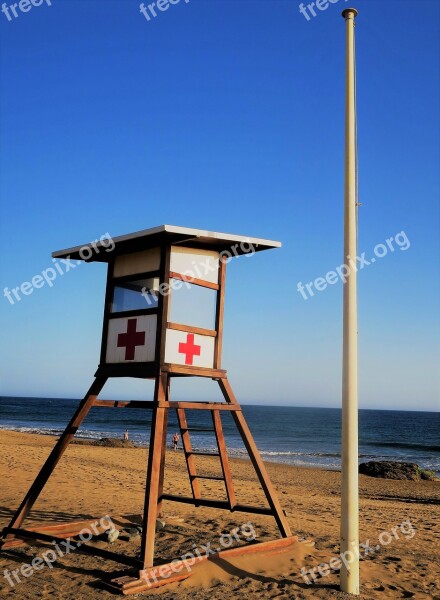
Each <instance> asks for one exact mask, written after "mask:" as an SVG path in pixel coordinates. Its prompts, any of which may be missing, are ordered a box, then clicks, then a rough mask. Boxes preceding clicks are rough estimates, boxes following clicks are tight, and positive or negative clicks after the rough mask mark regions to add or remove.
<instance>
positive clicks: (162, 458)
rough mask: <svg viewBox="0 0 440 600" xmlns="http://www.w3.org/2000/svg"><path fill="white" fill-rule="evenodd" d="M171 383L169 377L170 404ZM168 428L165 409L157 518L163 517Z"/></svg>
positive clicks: (168, 398) (167, 395)
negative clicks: (162, 498)
mask: <svg viewBox="0 0 440 600" xmlns="http://www.w3.org/2000/svg"><path fill="white" fill-rule="evenodd" d="M170 382H171V378H170V377H167V387H166V399H167V401H168V402H169V400H170ZM167 427H168V409H167V408H166V409H165V417H164V425H163V429H164V433H163V441H162V452H161V458H160V475H159V490H158V502H157V516H158V517H163V510H162V500H161V497H162V493H163V482H164V478H165V458H166V452H167Z"/></svg>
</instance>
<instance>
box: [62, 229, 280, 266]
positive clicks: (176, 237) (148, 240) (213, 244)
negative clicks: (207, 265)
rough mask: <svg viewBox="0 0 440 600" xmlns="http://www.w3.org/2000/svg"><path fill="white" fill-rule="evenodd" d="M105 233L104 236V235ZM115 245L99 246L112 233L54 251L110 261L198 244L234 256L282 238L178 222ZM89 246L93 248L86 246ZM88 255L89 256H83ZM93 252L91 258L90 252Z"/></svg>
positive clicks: (117, 240) (264, 247) (132, 235)
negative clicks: (195, 227)
mask: <svg viewBox="0 0 440 600" xmlns="http://www.w3.org/2000/svg"><path fill="white" fill-rule="evenodd" d="M103 237H104V236H103ZM112 239H113V242H114V244H115V248H114V250H113V251H112V252H98V251H97V250H96V248H98V249H99V248H102V249H105V248H108V241H109V237H107V238H104V239H103V240H102V241H98V242H89V243H87V244H83V245H81V246H75V247H73V248H65V249H64V250H57V251H56V252H53V253H52V256H53V258H67V257H69V258H71V259H72V260H86V261H87V262H94V261H99V262H109V261H110V260H111V259H112V258H113V257H114V256H115V255H119V254H129V253H131V252H138V251H141V250H146V249H148V248H154V247H157V246H168V245H181V246H190V247H198V248H204V249H209V250H218V251H219V252H222V251H229V252H231V253H232V255H233V256H238V255H241V254H249V252H252V251H255V252H260V251H261V250H270V249H271V248H280V247H281V242H276V241H272V240H265V239H260V238H255V237H250V236H245V235H236V234H232V233H218V232H217V231H207V230H204V229H191V228H189V227H179V226H176V225H159V226H158V227H152V228H150V229H143V230H142V231H136V232H134V233H128V234H126V235H121V236H118V237H116V238H112ZM86 248H89V249H90V252H87V251H86V250H85V249H86ZM84 255H86V256H87V258H84V257H83V256H84ZM89 255H90V258H88V256H89Z"/></svg>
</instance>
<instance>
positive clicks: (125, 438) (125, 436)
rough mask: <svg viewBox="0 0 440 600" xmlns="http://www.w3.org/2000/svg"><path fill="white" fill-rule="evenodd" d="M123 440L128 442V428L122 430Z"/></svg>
mask: <svg viewBox="0 0 440 600" xmlns="http://www.w3.org/2000/svg"><path fill="white" fill-rule="evenodd" d="M124 442H128V429H126V430H125V431H124Z"/></svg>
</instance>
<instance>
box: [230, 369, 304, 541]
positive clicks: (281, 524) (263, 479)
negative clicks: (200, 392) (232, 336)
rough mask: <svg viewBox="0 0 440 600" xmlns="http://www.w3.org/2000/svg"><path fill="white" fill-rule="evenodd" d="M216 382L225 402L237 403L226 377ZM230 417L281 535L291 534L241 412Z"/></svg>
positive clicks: (287, 535) (233, 413)
mask: <svg viewBox="0 0 440 600" xmlns="http://www.w3.org/2000/svg"><path fill="white" fill-rule="evenodd" d="M218 383H219V386H220V389H221V391H222V393H223V396H224V398H225V400H226V402H228V403H230V404H238V402H237V399H236V398H235V396H234V392H233V391H232V388H231V385H230V383H229V381H228V380H227V379H220V380H218ZM232 417H233V419H234V421H235V424H236V426H237V429H238V431H239V432H240V435H241V437H242V440H243V442H244V445H245V446H246V450H247V452H248V454H249V457H250V459H251V462H252V464H253V466H254V469H255V472H256V473H257V476H258V479H259V481H260V484H261V487H262V488H263V491H264V494H265V496H266V498H267V501H268V503H269V506H270V507H271V509H272V513H273V516H274V517H275V520H276V522H277V525H278V528H279V530H280V532H281V535H282V536H283V537H289V536H291V535H292V533H291V531H290V526H289V523H288V522H287V519H286V517H285V515H284V512H283V509H282V508H281V504H280V502H279V500H278V496H277V494H276V492H275V490H274V488H273V486H272V483H271V481H270V478H269V475H268V473H267V471H266V467H265V466H264V463H263V461H262V460H261V456H260V453H259V452H258V448H257V446H256V444H255V442H254V439H253V437H252V434H251V432H250V429H249V427H248V425H247V423H246V420H245V418H244V416H243V413H242V412H241V411H232Z"/></svg>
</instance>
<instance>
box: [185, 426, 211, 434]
mask: <svg viewBox="0 0 440 600" xmlns="http://www.w3.org/2000/svg"><path fill="white" fill-rule="evenodd" d="M183 429H184V431H212V432H213V433H214V431H215V429H213V428H212V427H211V428H205V427H184V428H183Z"/></svg>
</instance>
